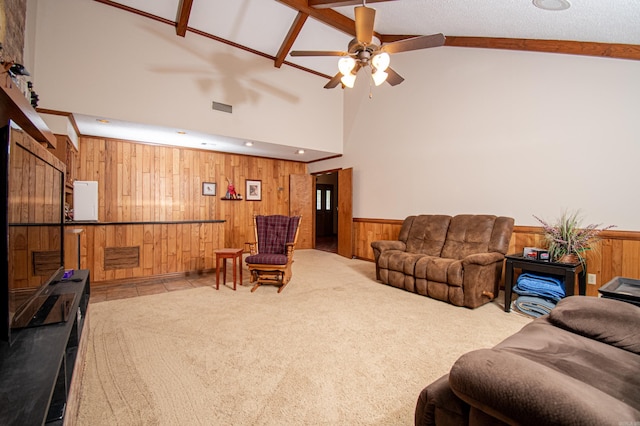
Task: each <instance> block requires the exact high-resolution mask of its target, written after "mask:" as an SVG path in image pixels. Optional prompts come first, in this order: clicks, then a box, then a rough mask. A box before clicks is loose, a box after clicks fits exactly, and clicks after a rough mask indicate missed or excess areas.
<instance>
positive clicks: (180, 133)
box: [176, 130, 187, 135]
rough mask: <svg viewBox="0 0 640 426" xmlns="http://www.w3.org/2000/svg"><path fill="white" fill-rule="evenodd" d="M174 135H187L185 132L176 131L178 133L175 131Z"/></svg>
mask: <svg viewBox="0 0 640 426" xmlns="http://www.w3.org/2000/svg"><path fill="white" fill-rule="evenodd" d="M176 133H177V134H179V135H186V134H187V132H185V131H184V130H178V131H176Z"/></svg>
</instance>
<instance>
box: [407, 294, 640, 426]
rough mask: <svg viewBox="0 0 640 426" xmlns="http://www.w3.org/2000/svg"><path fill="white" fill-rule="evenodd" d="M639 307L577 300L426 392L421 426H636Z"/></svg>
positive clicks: (471, 358) (639, 411)
mask: <svg viewBox="0 0 640 426" xmlns="http://www.w3.org/2000/svg"><path fill="white" fill-rule="evenodd" d="M639 371H640V307H637V306H634V305H632V304H631V303H627V302H621V301H618V300H613V299H605V298H597V297H589V296H570V297H567V298H565V299H562V300H561V301H560V302H558V304H557V305H556V307H555V308H554V309H552V310H551V313H549V314H548V315H545V316H542V317H540V318H536V319H535V320H533V321H532V322H531V323H529V324H527V325H525V326H524V327H523V328H522V329H521V330H520V331H519V332H517V333H515V334H513V335H512V336H510V337H508V338H506V339H505V340H503V341H502V342H501V343H499V344H498V345H496V346H494V347H493V348H490V349H489V348H486V349H478V350H475V351H471V352H468V353H466V354H464V355H462V356H461V357H460V358H459V359H458V360H457V361H456V362H455V363H454V365H453V366H452V368H451V371H450V372H449V374H448V375H445V376H443V377H441V378H439V379H437V380H436V381H434V382H433V383H431V384H430V385H429V386H427V387H426V388H424V389H423V390H422V392H421V393H420V396H419V397H418V401H417V403H416V410H415V424H416V426H441V425H442V426H451V425H459V426H466V425H503V424H509V425H612V426H620V425H635V424H638V422H640V374H638V372H639Z"/></svg>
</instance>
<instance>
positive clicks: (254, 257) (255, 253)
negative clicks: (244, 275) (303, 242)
mask: <svg viewBox="0 0 640 426" xmlns="http://www.w3.org/2000/svg"><path fill="white" fill-rule="evenodd" d="M300 220H301V217H300V216H291V217H289V216H282V215H271V216H262V215H256V216H254V218H253V222H254V233H255V242H251V243H247V244H248V245H249V251H250V254H249V256H247V258H246V259H245V262H246V263H247V268H248V269H249V273H250V277H249V282H251V283H255V285H254V286H253V288H252V289H251V292H254V291H256V289H257V288H258V287H260V286H261V285H262V284H272V285H276V286H279V287H280V288H279V289H278V293H280V292H281V291H282V290H283V289H284V287H285V286H286V285H287V283H288V282H289V280H290V279H291V276H292V270H291V264H292V263H293V253H294V250H295V246H296V241H297V240H298V230H299V229H300Z"/></svg>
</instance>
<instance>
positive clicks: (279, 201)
mask: <svg viewBox="0 0 640 426" xmlns="http://www.w3.org/2000/svg"><path fill="white" fill-rule="evenodd" d="M76 164H77V174H76V177H77V179H78V180H92V181H98V204H99V206H98V218H99V221H100V222H106V223H115V224H105V225H100V226H95V225H90V226H85V227H82V228H84V230H85V232H84V233H83V236H82V237H81V241H82V243H81V257H82V267H83V268H89V269H91V280H92V283H93V282H100V281H110V280H117V279H121V278H127V277H137V276H149V275H158V274H165V273H174V272H189V271H199V270H203V269H204V270H206V269H210V268H213V266H214V261H213V260H212V258H211V256H212V255H213V250H214V249H216V248H221V247H238V248H243V247H244V243H245V242H247V241H252V240H253V230H252V227H253V215H254V214H284V215H287V214H289V175H290V174H306V173H307V167H306V165H305V164H304V163H300V162H294V161H284V160H273V159H267V158H261V157H250V156H243V155H232V154H224V153H218V152H211V151H204V150H197V149H183V148H177V147H170V146H159V145H151V144H143V143H136V142H131V141H123V140H115V139H103V138H92V137H81V138H80V147H79V153H78V158H77V162H76ZM227 179H230V180H231V182H233V184H234V185H235V188H236V191H237V192H239V193H240V194H242V195H243V196H244V193H245V180H246V179H251V180H261V181H262V200H261V201H246V200H225V199H223V197H224V195H225V193H226V189H227V185H228V182H227ZM203 182H214V183H216V186H217V188H216V195H215V196H206V195H202V183H203ZM207 220H224V221H225V222H224V223H223V224H211V223H202V224H166V223H165V224H162V223H159V224H154V225H135V222H179V221H207ZM122 222H127V223H130V222H134V224H132V225H117V223H122ZM180 242H181V243H180ZM135 245H140V247H141V249H140V259H141V260H140V261H141V265H140V266H139V267H137V268H129V269H121V270H107V271H105V270H104V264H103V257H104V248H105V247H130V246H135Z"/></svg>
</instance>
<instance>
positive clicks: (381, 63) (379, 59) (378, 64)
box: [371, 52, 391, 71]
mask: <svg viewBox="0 0 640 426" xmlns="http://www.w3.org/2000/svg"><path fill="white" fill-rule="evenodd" d="M371 63H372V64H373V66H374V68H375V69H376V70H378V71H385V70H386V69H387V68H389V63H391V57H390V56H389V54H388V53H387V52H381V53H378V54H377V55H376V56H374V57H373V59H371Z"/></svg>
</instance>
